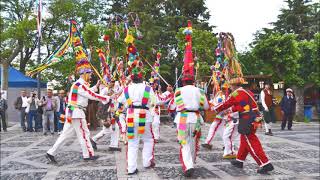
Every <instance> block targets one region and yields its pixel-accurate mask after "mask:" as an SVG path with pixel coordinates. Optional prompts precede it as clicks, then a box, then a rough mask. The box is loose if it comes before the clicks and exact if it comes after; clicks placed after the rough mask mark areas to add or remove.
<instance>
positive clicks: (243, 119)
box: [213, 77, 274, 174]
mask: <svg viewBox="0 0 320 180" xmlns="http://www.w3.org/2000/svg"><path fill="white" fill-rule="evenodd" d="M243 82H244V80H243V78H241V77H238V78H236V79H235V80H232V79H231V80H230V81H229V84H230V85H231V89H232V90H233V92H232V93H231V95H230V97H229V98H228V99H227V100H226V101H225V102H224V103H222V104H220V105H218V106H217V107H214V108H213V109H214V111H216V112H217V113H219V112H222V111H223V110H226V109H228V108H230V107H232V110H233V111H234V112H235V111H238V112H239V116H240V117H239V126H238V132H239V133H240V147H239V150H238V154H237V159H236V160H233V161H231V164H232V165H234V166H235V167H237V168H243V162H244V161H245V159H246V157H247V155H248V153H250V154H251V156H252V157H253V158H254V160H255V161H256V162H257V164H258V165H259V166H260V168H259V169H258V171H257V172H258V173H260V174H266V173H268V172H269V171H272V170H273V169H274V168H273V165H272V164H271V163H270V161H269V159H268V157H267V156H266V154H265V152H264V151H263V148H262V145H261V143H260V140H259V139H258V137H257V136H256V134H255V132H256V129H257V127H258V125H257V122H259V121H260V120H261V117H260V113H259V109H258V106H257V103H256V101H255V100H254V98H253V93H252V92H250V91H247V90H245V89H243V88H242V87H240V85H241V84H242V83H243Z"/></svg>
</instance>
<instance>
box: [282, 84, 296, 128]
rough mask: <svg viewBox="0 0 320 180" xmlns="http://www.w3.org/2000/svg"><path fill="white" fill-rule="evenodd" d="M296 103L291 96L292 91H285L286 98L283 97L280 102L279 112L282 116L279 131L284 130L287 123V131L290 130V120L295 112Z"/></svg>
mask: <svg viewBox="0 0 320 180" xmlns="http://www.w3.org/2000/svg"><path fill="white" fill-rule="evenodd" d="M296 102H297V101H296V99H295V97H294V95H293V90H292V89H290V88H288V89H286V96H283V98H282V100H281V102H280V106H281V112H282V115H283V118H282V124H281V130H284V128H285V127H286V125H287V121H288V130H292V120H293V116H294V114H295V110H296Z"/></svg>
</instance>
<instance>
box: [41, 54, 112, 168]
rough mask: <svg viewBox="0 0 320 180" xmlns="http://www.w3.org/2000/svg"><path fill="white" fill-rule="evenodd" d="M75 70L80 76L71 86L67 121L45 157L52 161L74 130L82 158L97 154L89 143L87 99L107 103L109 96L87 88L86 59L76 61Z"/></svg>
mask: <svg viewBox="0 0 320 180" xmlns="http://www.w3.org/2000/svg"><path fill="white" fill-rule="evenodd" d="M80 51H81V50H80ZM77 72H78V73H79V74H80V78H79V79H78V80H77V81H76V82H75V83H74V84H73V85H72V86H71V90H70V94H69V96H68V105H67V110H66V120H67V121H66V122H65V125H64V127H63V130H62V133H61V135H60V136H59V138H58V139H57V141H56V142H55V144H54V145H53V147H52V148H51V149H49V150H48V151H47V154H46V158H47V159H48V160H49V161H50V162H52V163H57V161H56V160H55V157H54V156H55V155H56V154H57V152H58V149H59V148H60V146H61V145H62V144H63V142H64V141H65V140H66V139H67V138H68V137H70V136H71V135H72V133H73V132H74V131H75V132H76V135H77V137H78V140H79V143H80V145H81V149H82V154H83V159H84V160H95V159H97V158H98V156H95V155H94V150H93V148H92V145H91V143H90V131H89V129H88V126H87V121H86V116H85V110H86V107H87V105H88V100H89V99H91V100H96V101H102V102H103V103H107V102H108V101H109V99H110V97H108V96H100V95H99V94H96V93H94V91H93V90H91V89H90V88H89V82H90V79H91V73H92V70H91V68H90V65H89V62H88V61H87V59H81V60H78V61H77ZM97 86H99V82H98V83H97V85H96V86H95V87H94V88H96V87H97Z"/></svg>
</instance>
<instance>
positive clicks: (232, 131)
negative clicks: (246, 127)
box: [222, 121, 239, 156]
mask: <svg viewBox="0 0 320 180" xmlns="http://www.w3.org/2000/svg"><path fill="white" fill-rule="evenodd" d="M237 128H238V126H237V124H234V123H233V122H232V121H229V122H227V123H226V126H225V128H224V131H223V136H222V139H223V144H224V151H223V155H224V156H225V155H229V154H235V150H234V143H233V142H234V139H235V138H237V137H238V136H239V133H238V130H237Z"/></svg>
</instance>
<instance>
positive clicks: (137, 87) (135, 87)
mask: <svg viewBox="0 0 320 180" xmlns="http://www.w3.org/2000/svg"><path fill="white" fill-rule="evenodd" d="M145 87H146V85H145V84H144V83H132V84H130V85H129V86H128V94H129V98H130V99H131V100H132V104H133V105H134V106H141V105H142V98H143V94H144V91H145ZM117 102H119V103H122V104H124V106H125V108H128V104H127V102H126V97H125V95H124V92H122V93H121V95H120V96H119V98H118V99H117ZM155 104H156V96H155V94H154V92H153V90H152V88H151V89H150V97H149V101H148V104H147V106H146V107H148V108H149V110H146V122H152V115H151V112H150V110H151V109H152V108H153V107H154V106H155ZM139 112H140V109H134V122H139ZM127 114H128V110H127Z"/></svg>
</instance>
